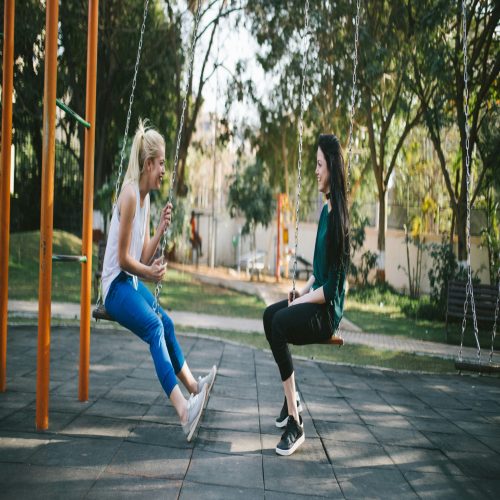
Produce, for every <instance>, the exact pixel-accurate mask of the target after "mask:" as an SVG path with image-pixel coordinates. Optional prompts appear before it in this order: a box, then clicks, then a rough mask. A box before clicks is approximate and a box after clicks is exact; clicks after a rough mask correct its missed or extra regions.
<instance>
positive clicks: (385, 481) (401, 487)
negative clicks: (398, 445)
mask: <svg viewBox="0 0 500 500" xmlns="http://www.w3.org/2000/svg"><path fill="white" fill-rule="evenodd" d="M335 473H336V475H337V479H338V481H339V484H340V487H341V488H342V493H343V494H344V496H345V498H356V499H358V498H363V499H371V498H373V499H380V498H384V499H388V498H393V499H395V500H399V499H401V498H405V499H406V498H415V499H417V498H418V497H417V495H416V494H415V493H414V492H413V490H412V488H411V487H410V485H409V484H408V481H407V480H406V479H405V477H404V476H403V475H402V474H401V472H400V471H399V470H398V469H396V468H395V467H392V468H385V469H384V468H355V469H352V468H340V469H337V468H336V469H335Z"/></svg>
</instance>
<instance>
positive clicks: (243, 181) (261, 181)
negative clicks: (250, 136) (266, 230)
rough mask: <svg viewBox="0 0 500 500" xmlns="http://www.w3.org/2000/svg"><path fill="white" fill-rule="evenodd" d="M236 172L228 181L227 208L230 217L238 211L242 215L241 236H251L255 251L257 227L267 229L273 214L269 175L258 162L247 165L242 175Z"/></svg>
mask: <svg viewBox="0 0 500 500" xmlns="http://www.w3.org/2000/svg"><path fill="white" fill-rule="evenodd" d="M238 170H239V169H237V170H236V173H235V174H234V175H233V176H232V179H231V180H230V185H229V193H228V207H229V209H230V213H231V216H232V217H234V216H235V215H236V213H237V212H238V211H239V212H242V213H243V214H244V216H245V225H244V226H243V230H242V234H251V235H252V244H253V248H254V250H256V238H255V231H256V229H257V225H258V224H262V225H263V226H264V227H267V226H268V225H269V223H270V222H271V219H272V216H273V212H274V203H273V192H272V189H271V187H270V186H269V183H268V179H269V174H268V172H267V170H266V168H265V166H264V164H263V163H262V162H260V161H256V162H255V163H253V164H251V165H248V166H247V167H246V169H245V170H244V172H243V174H242V175H241V174H240V173H239V172H238Z"/></svg>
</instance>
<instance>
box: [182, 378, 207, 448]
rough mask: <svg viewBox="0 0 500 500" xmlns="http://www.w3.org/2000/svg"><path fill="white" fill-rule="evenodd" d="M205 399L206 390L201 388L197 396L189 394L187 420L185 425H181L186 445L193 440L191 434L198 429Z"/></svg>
mask: <svg viewBox="0 0 500 500" xmlns="http://www.w3.org/2000/svg"><path fill="white" fill-rule="evenodd" d="M206 399H207V388H206V386H203V388H202V389H201V391H200V393H199V394H196V395H195V394H191V397H190V398H189V399H188V402H187V413H188V419H187V422H186V423H185V424H182V430H183V431H184V434H186V438H187V441H188V443H189V442H190V441H191V439H192V438H193V434H194V432H195V431H196V429H197V427H198V423H199V421H200V418H201V415H202V413H203V408H204V406H205V401H206Z"/></svg>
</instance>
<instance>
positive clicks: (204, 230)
mask: <svg viewBox="0 0 500 500" xmlns="http://www.w3.org/2000/svg"><path fill="white" fill-rule="evenodd" d="M244 223H245V221H244V219H242V218H236V219H231V218H230V217H229V216H228V215H225V214H219V215H218V216H217V241H216V252H215V265H217V266H228V267H234V266H236V250H235V249H234V247H233V244H232V238H233V236H235V235H237V234H238V229H239V228H240V227H243V225H244ZM209 225H210V216H209V215H202V216H200V224H199V232H200V235H201V237H202V240H203V258H202V259H201V261H200V262H202V263H207V262H208V261H207V258H208V255H209V249H208V241H209ZM316 228H317V224H316V223H307V222H305V223H301V224H300V228H299V244H298V254H299V255H302V256H303V257H305V258H306V259H308V260H309V261H311V262H312V260H313V254H314V243H315V239H316ZM289 234H290V236H289V238H290V240H289V246H290V247H291V248H293V246H294V242H295V237H294V227H293V226H292V225H291V224H290V225H289ZM425 241H426V243H432V242H435V243H440V242H441V237H440V236H438V235H428V236H426V240H425ZM471 247H472V255H471V259H472V268H473V270H474V271H476V270H478V269H479V268H480V267H481V266H483V267H484V269H483V270H482V271H481V272H480V273H479V277H480V278H481V281H482V282H484V283H488V282H489V278H488V260H487V251H486V249H480V248H479V238H476V237H472V238H471ZM257 250H260V251H263V252H265V253H266V262H265V264H266V269H267V270H268V272H269V273H270V274H274V269H275V261H276V221H275V220H274V221H273V222H272V223H271V224H270V225H269V227H268V228H267V229H264V228H263V227H261V226H259V228H258V229H257ZM366 250H371V251H373V252H376V251H377V229H376V228H367V229H366V240H365V245H364V247H363V249H362V250H361V253H362V252H365V251H366ZM250 251H251V238H250V236H246V237H243V238H242V246H241V254H242V255H244V254H245V253H248V252H250ZM358 258H359V256H358ZM415 259H416V248H415V247H413V246H410V263H411V265H412V266H414V265H415ZM356 260H357V259H355V261H356ZM431 265H432V260H431V258H430V256H429V255H428V254H427V253H424V255H423V259H422V283H421V290H422V292H424V293H429V292H430V287H429V279H428V272H429V269H430V266H431ZM398 266H404V267H405V268H406V266H407V257H406V246H405V244H404V232H403V231H398V230H393V229H388V230H387V233H386V250H385V268H386V269H385V273H386V280H387V282H388V283H389V284H391V285H392V286H394V287H395V288H397V289H398V290H407V289H408V278H407V276H406V274H405V272H404V270H403V269H398Z"/></svg>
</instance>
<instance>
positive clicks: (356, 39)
mask: <svg viewBox="0 0 500 500" xmlns="http://www.w3.org/2000/svg"><path fill="white" fill-rule="evenodd" d="M359 10H360V0H357V2H356V20H355V25H356V28H355V34H354V57H353V59H354V61H353V70H352V89H351V109H350V113H349V118H350V121H349V142H348V146H347V197H348V198H349V195H350V192H351V157H352V129H353V122H354V98H355V94H356V77H357V75H356V70H357V68H358V45H359Z"/></svg>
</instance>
